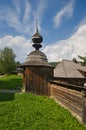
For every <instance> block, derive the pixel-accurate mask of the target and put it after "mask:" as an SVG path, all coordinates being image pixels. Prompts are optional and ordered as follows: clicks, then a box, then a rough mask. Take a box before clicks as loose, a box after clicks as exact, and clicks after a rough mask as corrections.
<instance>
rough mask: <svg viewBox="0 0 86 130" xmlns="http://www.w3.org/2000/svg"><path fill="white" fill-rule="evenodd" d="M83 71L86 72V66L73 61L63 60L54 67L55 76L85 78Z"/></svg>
mask: <svg viewBox="0 0 86 130" xmlns="http://www.w3.org/2000/svg"><path fill="white" fill-rule="evenodd" d="M81 72H84V73H86V66H81V65H80V64H79V63H75V62H73V61H68V60H63V61H62V62H60V64H59V65H57V66H56V68H55V69H54V77H63V78H85V76H84V75H83V74H82V73H81Z"/></svg>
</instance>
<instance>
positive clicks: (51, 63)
mask: <svg viewBox="0 0 86 130" xmlns="http://www.w3.org/2000/svg"><path fill="white" fill-rule="evenodd" d="M59 63H60V61H58V62H50V63H49V64H50V65H52V66H53V67H56V66H57V65H58V64H59Z"/></svg>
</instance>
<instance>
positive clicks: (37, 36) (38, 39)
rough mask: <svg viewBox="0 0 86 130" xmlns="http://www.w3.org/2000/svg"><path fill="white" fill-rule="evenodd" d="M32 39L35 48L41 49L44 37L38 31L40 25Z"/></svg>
mask: <svg viewBox="0 0 86 130" xmlns="http://www.w3.org/2000/svg"><path fill="white" fill-rule="evenodd" d="M32 41H33V43H34V44H33V47H34V48H35V50H39V48H41V47H42V45H41V42H42V41H43V37H42V36H41V35H40V34H39V32H38V27H37V29H36V33H35V34H34V35H33V36H32Z"/></svg>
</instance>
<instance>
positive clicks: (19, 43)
mask: <svg viewBox="0 0 86 130" xmlns="http://www.w3.org/2000/svg"><path fill="white" fill-rule="evenodd" d="M36 21H38V27H39V32H40V34H41V35H42V36H43V39H44V40H43V43H42V44H43V48H42V49H41V51H43V52H44V53H45V54H46V55H47V57H48V60H49V61H59V60H62V59H70V60H71V59H73V58H77V55H83V56H84V55H85V53H86V0H54V1H52V0H0V49H3V48H4V47H6V46H8V47H11V48H13V50H14V53H15V54H16V60H19V61H21V62H24V61H25V58H26V56H27V54H28V53H30V52H31V51H33V50H34V48H32V41H31V36H32V35H33V34H34V33H35V30H36Z"/></svg>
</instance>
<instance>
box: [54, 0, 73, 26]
mask: <svg viewBox="0 0 86 130" xmlns="http://www.w3.org/2000/svg"><path fill="white" fill-rule="evenodd" d="M73 10H74V1H73V0H72V1H70V2H69V3H68V5H66V6H65V7H64V8H63V9H61V10H60V11H59V12H57V13H56V15H55V17H54V19H53V21H54V26H55V28H58V27H59V26H60V25H61V24H62V22H63V21H66V20H68V19H69V18H70V17H71V16H72V15H73Z"/></svg>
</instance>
